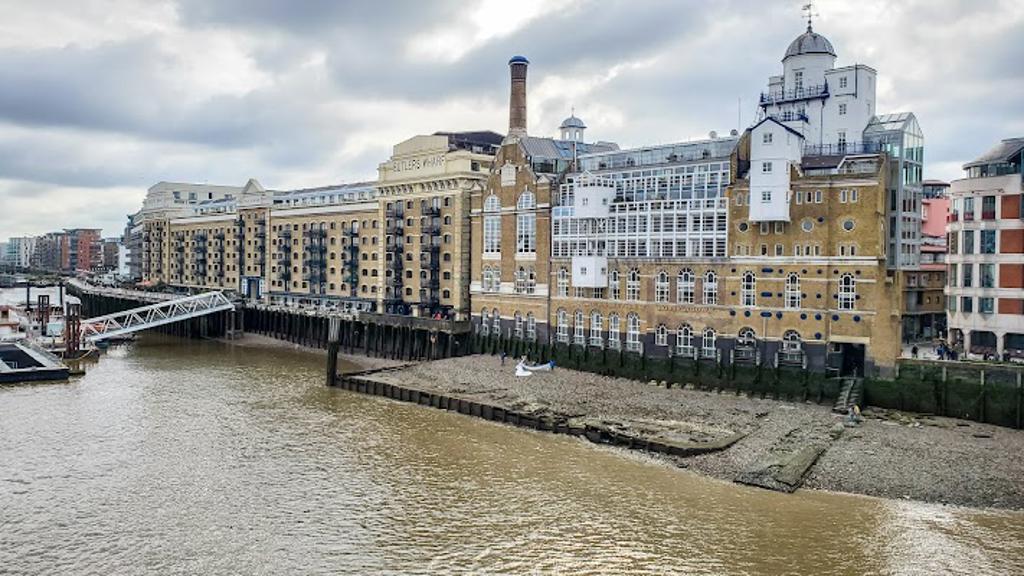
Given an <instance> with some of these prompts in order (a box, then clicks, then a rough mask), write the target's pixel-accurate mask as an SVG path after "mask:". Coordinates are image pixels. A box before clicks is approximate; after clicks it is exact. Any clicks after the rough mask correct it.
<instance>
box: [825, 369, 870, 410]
mask: <svg viewBox="0 0 1024 576" xmlns="http://www.w3.org/2000/svg"><path fill="white" fill-rule="evenodd" d="M842 380H843V381H842V384H841V385H840V387H839V397H837V398H836V402H835V404H833V405H832V411H833V412H835V413H836V414H846V413H847V412H849V411H850V408H852V407H853V406H854V405H857V406H859V405H860V403H861V397H862V395H863V393H864V379H863V378H854V377H850V376H847V377H844V378H843V379H842Z"/></svg>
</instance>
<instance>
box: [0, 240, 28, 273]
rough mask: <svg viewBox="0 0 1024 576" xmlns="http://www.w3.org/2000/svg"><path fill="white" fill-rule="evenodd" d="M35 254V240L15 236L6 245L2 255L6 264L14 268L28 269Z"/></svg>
mask: <svg viewBox="0 0 1024 576" xmlns="http://www.w3.org/2000/svg"><path fill="white" fill-rule="evenodd" d="M35 252H36V239H35V238H34V237H32V236H15V237H13V238H11V239H10V240H9V241H8V242H7V244H6V249H5V251H4V253H3V254H0V256H3V260H4V262H5V263H6V264H9V265H11V266H14V267H16V268H28V267H29V266H30V265H31V262H32V255H33V254H35Z"/></svg>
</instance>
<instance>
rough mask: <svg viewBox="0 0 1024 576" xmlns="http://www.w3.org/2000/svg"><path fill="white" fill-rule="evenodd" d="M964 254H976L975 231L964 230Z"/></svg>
mask: <svg viewBox="0 0 1024 576" xmlns="http://www.w3.org/2000/svg"><path fill="white" fill-rule="evenodd" d="M964 254H974V230H964Z"/></svg>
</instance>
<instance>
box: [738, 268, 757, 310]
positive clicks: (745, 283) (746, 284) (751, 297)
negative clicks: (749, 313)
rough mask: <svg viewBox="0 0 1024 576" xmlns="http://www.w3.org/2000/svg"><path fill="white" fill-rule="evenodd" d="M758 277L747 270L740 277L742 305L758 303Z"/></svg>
mask: <svg viewBox="0 0 1024 576" xmlns="http://www.w3.org/2000/svg"><path fill="white" fill-rule="evenodd" d="M756 290H757V278H756V277H755V276H754V273H753V272H751V271H749V270H748V271H746V272H744V273H743V276H742V277H741V278H740V306H756V305H757V294H756Z"/></svg>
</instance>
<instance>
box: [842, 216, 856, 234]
mask: <svg viewBox="0 0 1024 576" xmlns="http://www.w3.org/2000/svg"><path fill="white" fill-rule="evenodd" d="M853 228H854V222H853V219H852V218H847V219H846V220H843V230H846V231H847V232H849V231H851V230H853Z"/></svg>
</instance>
